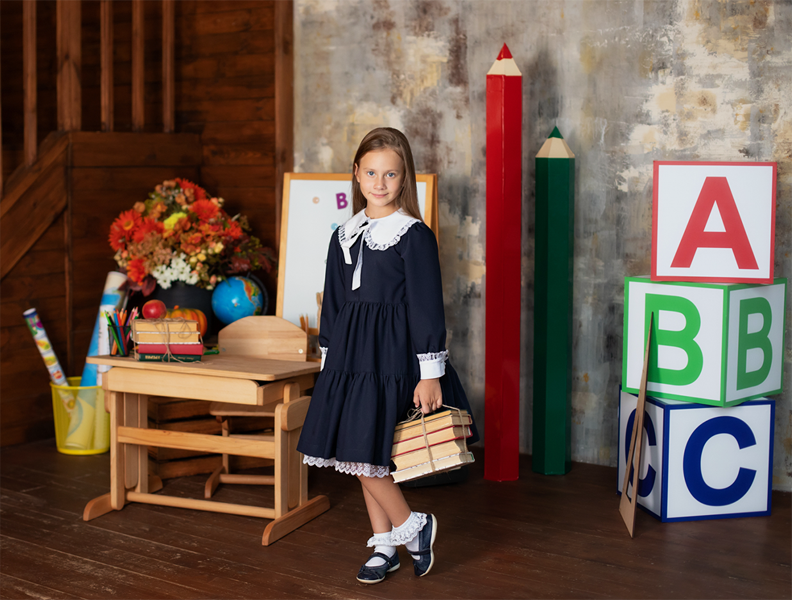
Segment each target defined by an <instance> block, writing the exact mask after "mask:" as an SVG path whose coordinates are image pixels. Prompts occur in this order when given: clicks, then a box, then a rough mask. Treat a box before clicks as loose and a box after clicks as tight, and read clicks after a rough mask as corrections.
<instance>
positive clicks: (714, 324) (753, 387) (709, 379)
mask: <svg viewBox="0 0 792 600" xmlns="http://www.w3.org/2000/svg"><path fill="white" fill-rule="evenodd" d="M775 281H776V282H775V283H774V284H772V285H746V284H725V283H724V284H714V283H672V282H654V281H651V280H649V279H648V278H646V277H627V278H625V280H624V353H623V354H624V356H623V360H622V369H623V372H622V385H623V387H624V389H625V390H626V391H628V392H630V393H633V394H637V393H638V388H639V386H640V382H641V371H642V368H643V353H644V344H645V339H646V331H647V328H648V326H649V325H648V324H649V315H650V313H654V315H655V318H654V324H653V330H652V339H651V345H652V347H651V351H650V356H649V371H648V379H647V387H646V389H647V393H649V394H651V395H652V396H655V397H657V398H667V399H671V400H681V401H686V402H696V403H701V404H709V405H712V406H734V405H737V404H740V403H742V402H744V401H746V400H749V399H752V398H759V397H761V396H767V395H772V394H779V393H781V389H782V372H783V358H784V333H785V325H784V303H785V300H786V279H776V280H775Z"/></svg>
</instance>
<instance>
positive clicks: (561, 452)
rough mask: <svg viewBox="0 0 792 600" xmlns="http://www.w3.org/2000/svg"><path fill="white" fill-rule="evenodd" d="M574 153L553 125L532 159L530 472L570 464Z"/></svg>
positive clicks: (563, 469)
mask: <svg viewBox="0 0 792 600" xmlns="http://www.w3.org/2000/svg"><path fill="white" fill-rule="evenodd" d="M574 234H575V155H574V154H573V153H572V151H571V150H570V149H569V146H568V145H567V143H566V142H565V141H564V138H563V137H561V134H560V133H559V131H558V128H557V127H556V128H555V129H553V133H551V134H550V137H549V138H547V141H546V142H545V143H544V145H543V146H542V148H541V150H539V153H538V154H537V155H536V270H535V280H534V380H533V470H534V471H536V472H537V473H544V474H545V475H563V474H564V473H567V472H568V471H569V469H570V467H571V464H572V445H571V442H570V427H571V417H572V415H571V407H572V275H573V251H574V247H575V239H574Z"/></svg>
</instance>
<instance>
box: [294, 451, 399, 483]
mask: <svg viewBox="0 0 792 600" xmlns="http://www.w3.org/2000/svg"><path fill="white" fill-rule="evenodd" d="M303 462H304V463H305V464H306V465H311V466H313V467H335V470H336V471H338V472H339V473H347V474H349V475H355V476H356V477H357V476H358V475H362V476H363V477H380V478H382V477H387V476H388V475H390V467H381V466H380V465H370V464H369V463H359V462H344V461H342V460H336V459H335V458H318V457H316V456H308V455H307V454H306V455H305V456H303Z"/></svg>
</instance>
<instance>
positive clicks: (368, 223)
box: [338, 208, 418, 250]
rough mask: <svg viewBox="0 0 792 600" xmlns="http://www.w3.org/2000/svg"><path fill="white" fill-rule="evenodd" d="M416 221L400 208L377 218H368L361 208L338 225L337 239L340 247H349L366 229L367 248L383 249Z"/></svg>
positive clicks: (392, 243) (395, 240)
mask: <svg viewBox="0 0 792 600" xmlns="http://www.w3.org/2000/svg"><path fill="white" fill-rule="evenodd" d="M417 222H418V219H416V218H415V217H411V216H410V215H408V214H407V213H406V212H405V211H404V209H402V208H400V209H399V210H397V211H396V212H394V213H391V214H389V215H388V216H387V217H382V218H379V219H370V218H369V217H368V215H366V210H365V209H363V210H361V211H360V212H358V213H357V214H356V215H355V216H354V217H352V218H351V219H349V220H348V221H347V222H346V223H344V224H343V225H341V227H339V237H338V241H339V242H340V244H341V247H342V248H343V247H345V246H346V247H347V248H349V247H351V246H352V245H354V243H355V241H356V240H357V238H358V236H359V235H360V234H361V233H362V232H363V231H364V230H368V232H367V233H366V236H365V240H366V243H367V245H368V246H369V248H372V249H376V250H380V249H382V250H384V249H385V248H389V247H390V246H392V245H394V244H395V243H397V242H398V241H399V239H401V235H402V234H403V233H404V232H405V231H406V230H407V229H409V228H410V226H412V225H413V224H415V223H417Z"/></svg>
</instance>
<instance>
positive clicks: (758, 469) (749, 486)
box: [617, 391, 775, 521]
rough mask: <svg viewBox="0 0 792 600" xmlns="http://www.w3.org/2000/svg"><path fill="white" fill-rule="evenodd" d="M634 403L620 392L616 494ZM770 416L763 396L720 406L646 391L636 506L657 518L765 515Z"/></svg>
mask: <svg viewBox="0 0 792 600" xmlns="http://www.w3.org/2000/svg"><path fill="white" fill-rule="evenodd" d="M637 402H638V398H637V396H635V395H633V394H629V393H627V392H625V391H622V392H621V394H620V399H619V470H618V471H619V477H618V480H617V490H618V491H619V492H621V484H622V482H623V481H624V472H625V469H626V468H627V467H626V463H627V461H626V455H627V452H628V447H629V444H630V436H631V435H632V428H633V423H634V422H635V416H636V415H635V407H636V404H637ZM774 413H775V404H774V402H773V401H772V400H768V399H767V398H762V399H759V400H751V401H748V402H745V403H744V404H741V405H740V406H737V407H733V408H718V407H712V406H705V405H702V404H690V403H685V402H678V401H675V400H660V399H658V398H652V397H649V396H647V398H646V414H645V417H644V436H643V441H644V447H643V453H642V459H641V465H640V472H639V474H638V475H639V483H638V506H640V507H642V508H643V509H644V510H646V511H647V512H649V513H651V514H652V515H654V516H655V517H657V518H658V519H660V520H661V521H692V520H699V519H724V518H728V517H750V516H761V515H769V514H770V492H771V488H772V472H773V417H774ZM627 493H628V494H629V495H630V497H631V498H632V497H633V496H632V494H634V493H635V492H634V490H633V489H632V486H631V487H630V488H629V490H628V492H627Z"/></svg>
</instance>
